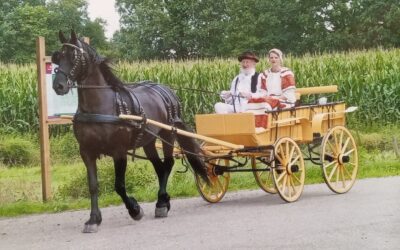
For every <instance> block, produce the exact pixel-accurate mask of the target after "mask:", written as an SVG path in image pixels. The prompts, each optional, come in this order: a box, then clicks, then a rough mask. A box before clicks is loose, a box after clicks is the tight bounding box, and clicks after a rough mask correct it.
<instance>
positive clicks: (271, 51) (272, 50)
mask: <svg viewBox="0 0 400 250" xmlns="http://www.w3.org/2000/svg"><path fill="white" fill-rule="evenodd" d="M271 53H274V54H276V55H278V57H279V59H280V60H281V65H282V66H283V53H282V51H281V50H280V49H276V48H274V49H271V50H270V51H269V52H268V56H269V55H270V54H271Z"/></svg>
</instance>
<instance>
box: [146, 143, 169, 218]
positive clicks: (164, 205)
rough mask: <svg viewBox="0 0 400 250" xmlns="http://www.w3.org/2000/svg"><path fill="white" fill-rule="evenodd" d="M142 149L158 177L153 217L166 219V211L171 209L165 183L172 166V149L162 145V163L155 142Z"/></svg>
mask: <svg viewBox="0 0 400 250" xmlns="http://www.w3.org/2000/svg"><path fill="white" fill-rule="evenodd" d="M143 149H144V152H145V153H146V155H147V158H148V159H149V160H150V161H151V163H152V164H153V166H154V169H155V171H156V173H157V176H158V183H159V190H158V199H157V203H156V209H155V217H167V216H168V211H169V209H170V208H171V205H170V202H169V200H170V197H169V195H168V193H167V183H168V177H169V174H170V173H171V169H172V166H173V165H174V158H173V157H172V150H173V148H172V147H171V146H169V147H168V146H167V145H164V144H163V150H164V162H162V161H161V159H160V157H159V156H158V153H157V150H156V147H155V141H154V142H152V143H149V144H148V145H147V146H145V147H143Z"/></svg>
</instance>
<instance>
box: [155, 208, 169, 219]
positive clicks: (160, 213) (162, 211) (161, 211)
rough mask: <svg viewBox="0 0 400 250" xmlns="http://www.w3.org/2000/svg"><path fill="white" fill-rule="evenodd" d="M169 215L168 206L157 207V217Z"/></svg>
mask: <svg viewBox="0 0 400 250" xmlns="http://www.w3.org/2000/svg"><path fill="white" fill-rule="evenodd" d="M163 217H168V208H167V207H156V218H163Z"/></svg>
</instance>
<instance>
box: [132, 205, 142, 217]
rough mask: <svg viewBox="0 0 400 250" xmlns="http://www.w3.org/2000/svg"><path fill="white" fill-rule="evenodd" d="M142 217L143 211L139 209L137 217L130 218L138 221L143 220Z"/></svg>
mask: <svg viewBox="0 0 400 250" xmlns="http://www.w3.org/2000/svg"><path fill="white" fill-rule="evenodd" d="M143 215H144V212H143V209H142V208H140V211H139V213H138V214H137V215H135V216H132V219H134V220H140V219H142V218H143Z"/></svg>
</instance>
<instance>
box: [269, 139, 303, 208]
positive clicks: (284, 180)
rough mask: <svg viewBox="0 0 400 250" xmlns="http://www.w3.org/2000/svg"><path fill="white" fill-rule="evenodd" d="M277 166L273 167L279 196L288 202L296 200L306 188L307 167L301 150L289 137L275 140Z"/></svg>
mask: <svg viewBox="0 0 400 250" xmlns="http://www.w3.org/2000/svg"><path fill="white" fill-rule="evenodd" d="M274 147H275V167H274V168H273V169H272V176H273V178H274V182H275V187H276V189H277V190H278V193H279V196H281V198H282V199H284V200H285V201H287V202H293V201H296V200H297V199H298V198H299V197H300V195H301V193H302V192H303V188H304V180H305V172H306V170H305V167H304V159H303V155H302V153H301V150H300V148H299V146H298V145H297V143H296V142H295V141H294V140H293V139H291V138H288V137H283V138H280V139H278V141H276V142H275V145H274Z"/></svg>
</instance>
